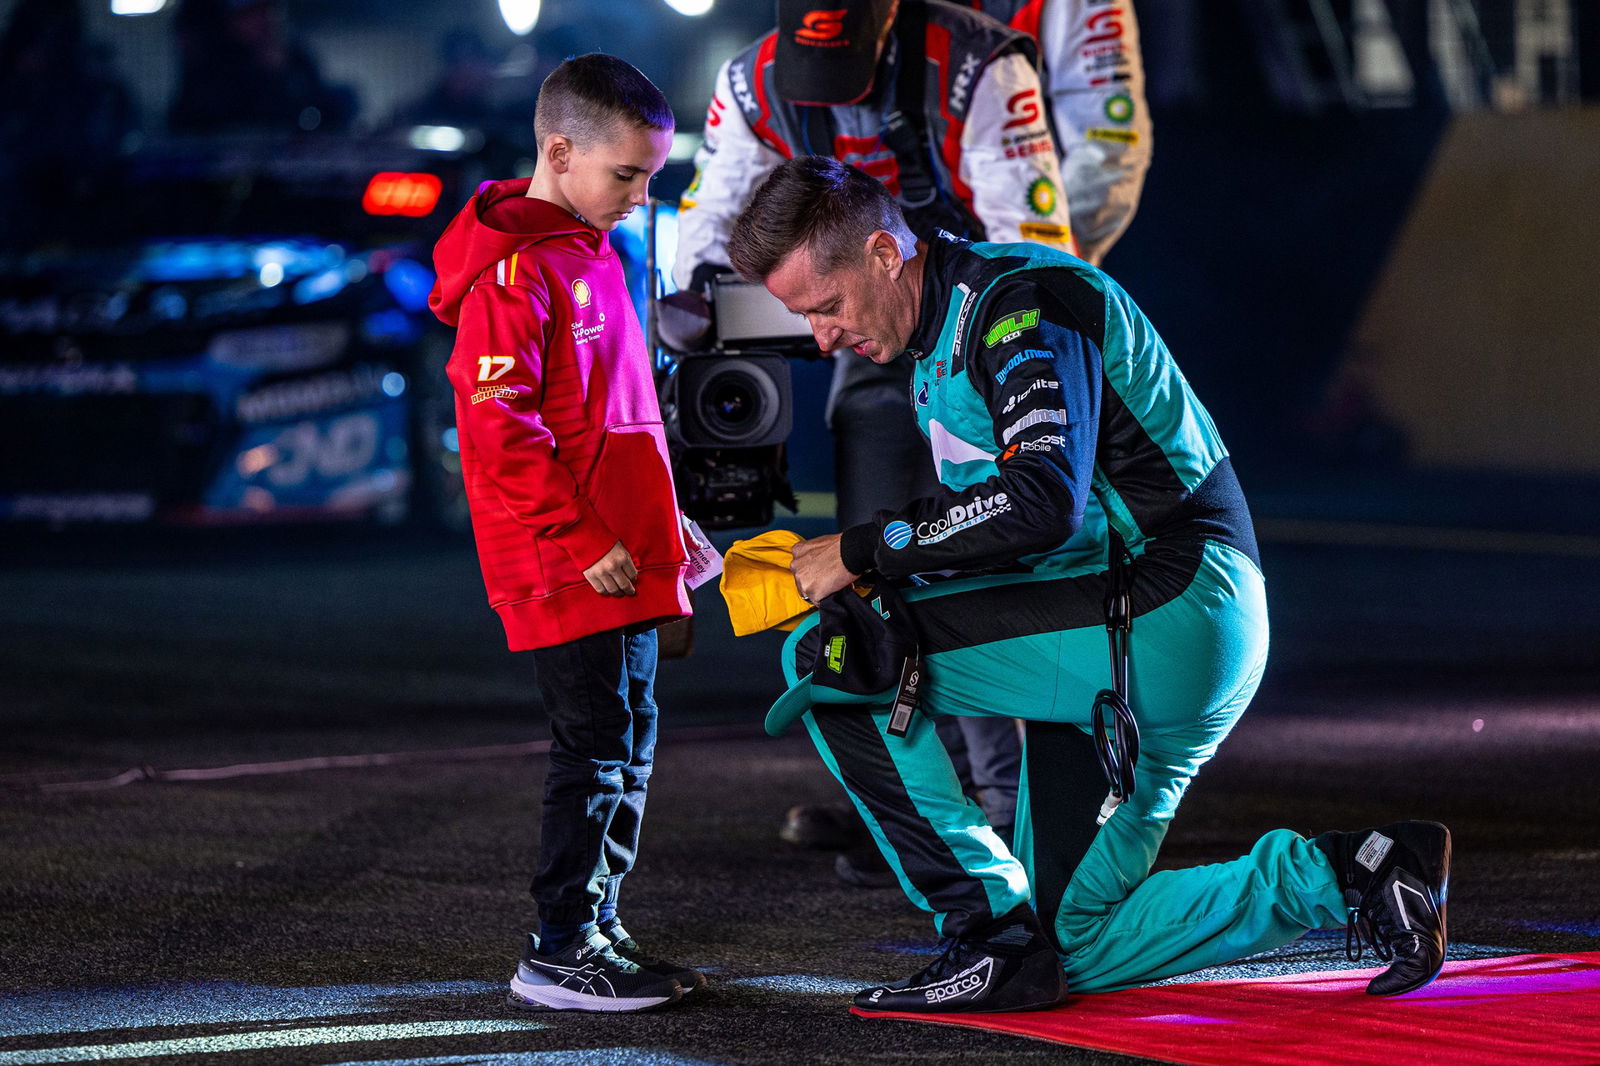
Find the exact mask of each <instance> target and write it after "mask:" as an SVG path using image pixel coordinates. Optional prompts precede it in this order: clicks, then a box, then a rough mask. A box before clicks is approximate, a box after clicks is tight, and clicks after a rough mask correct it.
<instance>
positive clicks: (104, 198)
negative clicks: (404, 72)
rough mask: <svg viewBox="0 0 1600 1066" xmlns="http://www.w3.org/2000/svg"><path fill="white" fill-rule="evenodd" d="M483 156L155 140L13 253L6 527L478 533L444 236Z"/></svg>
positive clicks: (5, 407)
mask: <svg viewBox="0 0 1600 1066" xmlns="http://www.w3.org/2000/svg"><path fill="white" fill-rule="evenodd" d="M479 176H480V175H479V174H478V173H477V169H476V164H475V162H474V160H473V159H472V158H471V156H470V155H469V154H466V153H460V152H456V153H452V152H437V151H427V150H423V149H417V148H411V147H408V146H405V145H400V144H392V143H386V142H376V141H359V140H350V139H332V140H330V139H323V138H306V137H302V138H297V139H295V140H293V141H283V140H270V141H263V140H259V139H235V140H229V141H216V140H207V141H173V142H166V143H162V144H157V145H152V146H150V147H148V148H146V149H145V150H143V151H141V152H139V153H138V154H136V155H135V156H133V157H132V158H131V159H130V160H128V161H127V162H126V164H125V165H124V168H123V172H122V173H121V174H120V175H118V178H117V180H116V181H114V182H111V183H108V184H106V185H104V186H102V187H101V188H100V189H99V190H97V192H96V195H94V196H91V197H86V198H85V199H84V202H83V203H82V205H81V208H80V210H79V211H77V212H75V213H74V216H73V217H71V218H68V219H63V224H62V227H61V229H60V231H59V232H53V233H52V234H51V236H50V238H49V240H48V242H45V243H40V242H37V241H36V242H34V243H33V245H32V246H30V247H8V248H3V249H0V522H12V523H46V524H49V525H53V526H59V525H65V524H70V523H80V522H158V523H184V524H207V523H211V524H221V523H240V522H257V521H287V520H306V519H310V520H334V519H368V520H377V521H383V522H390V521H398V520H401V519H405V518H416V519H421V520H425V521H428V522H430V523H434V524H438V525H441V526H444V527H446V528H464V527H465V524H466V520H467V519H466V509H465V504H464V499H463V495H462V491H461V478H460V463H459V455H458V453H457V451H456V448H455V440H454V432H455V431H454V428H453V427H454V417H453V408H452V402H451V397H450V391H449V386H448V382H447V381H446V379H445V377H444V363H445V360H446V358H447V357H448V355H449V350H450V342H451V334H450V333H449V331H446V330H444V329H443V328H442V327H441V326H440V325H439V324H438V322H437V321H436V320H435V319H434V318H433V316H432V314H431V313H430V312H429V311H428V308H427V296H428V292H429V290H430V289H431V287H432V285H433V272H432V270H431V268H430V266H429V265H428V264H429V262H430V253H431V249H432V245H433V242H434V240H435V239H436V238H437V236H438V234H439V233H440V232H441V231H442V230H443V228H444V225H445V223H446V222H447V221H448V219H449V217H450V216H451V214H453V212H454V211H455V210H456V209H457V208H458V207H459V206H460V204H461V203H462V202H463V201H464V200H465V199H466V197H467V196H468V195H470V193H471V191H472V188H473V187H474V185H475V183H476V181H477V180H478V178H479Z"/></svg>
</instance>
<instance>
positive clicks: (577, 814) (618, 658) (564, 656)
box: [532, 629, 656, 925]
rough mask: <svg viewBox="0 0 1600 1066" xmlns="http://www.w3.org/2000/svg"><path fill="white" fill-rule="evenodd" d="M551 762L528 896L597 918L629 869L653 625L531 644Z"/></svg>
mask: <svg viewBox="0 0 1600 1066" xmlns="http://www.w3.org/2000/svg"><path fill="white" fill-rule="evenodd" d="M533 660H534V663H535V666H536V669H537V670H538V674H539V692H540V693H541V694H542V695H543V696H544V706H545V713H546V714H548V715H549V717H550V733H551V737H552V740H551V744H550V768H549V770H548V772H547V773H546V775H545V781H544V809H543V812H542V814H541V816H540V822H539V865H538V872H537V873H535V874H534V877H533V885H532V891H533V898H534V900H535V901H536V902H537V903H538V904H539V917H540V918H541V920H543V921H545V922H548V923H551V924H554V925H587V924H589V923H591V922H593V921H595V915H596V912H597V909H598V906H599V904H600V902H601V901H602V900H606V901H608V902H612V903H615V902H616V898H617V891H618V889H619V888H620V887H621V884H622V877H623V875H624V874H626V873H627V872H628V871H629V870H631V869H632V868H633V862H634V856H635V855H636V854H637V852H638V848H639V823H640V821H641V819H643V817H644V798H645V787H646V785H647V784H648V783H649V780H650V765H651V762H652V761H653V759H654V757H655V747H656V701H655V678H656V634H655V630H650V631H648V632H644V633H640V634H637V635H635V636H626V635H625V634H624V632H623V631H622V630H620V629H612V630H607V631H606V632H604V633H596V634H595V635H593V636H589V637H582V638H580V639H578V640H574V641H570V642H568V643H566V644H558V645H556V646H555V647H551V648H539V649H536V650H535V651H534V652H533Z"/></svg>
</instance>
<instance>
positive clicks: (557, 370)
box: [428, 178, 689, 651]
mask: <svg viewBox="0 0 1600 1066" xmlns="http://www.w3.org/2000/svg"><path fill="white" fill-rule="evenodd" d="M528 183H529V179H526V178H523V179H521V180H518V181H498V182H493V183H489V184H486V185H484V186H483V187H482V188H480V189H479V191H478V195H477V196H475V197H473V198H472V200H470V201H469V202H468V203H467V205H466V207H464V208H462V209H461V213H460V214H458V215H457V216H456V217H455V220H454V221H452V222H451V223H450V227H449V228H448V229H447V230H445V232H444V236H443V237H441V238H440V239H439V243H438V245H437V246H436V247H435V248H434V252H433V259H434V265H435V267H436V268H437V269H438V272H439V280H438V283H437V284H435V285H434V288H433V294H432V295H431V296H430V297H429V301H428V302H429V306H430V307H432V308H433V312H434V314H436V315H438V316H439V318H440V319H441V320H442V321H443V322H444V323H445V324H446V325H450V326H455V327H456V330H457V332H456V345H455V350H454V351H453V352H452V353H451V355H450V364H449V369H448V372H449V377H450V384H451V385H452V386H453V387H454V388H455V394H456V429H457V433H458V436H459V438H460V444H461V472H462V476H463V477H464V478H465V479H466V485H467V498H468V501H469V502H470V504H471V508H472V531H473V535H474V536H475V538H476V539H477V544H478V562H479V564H480V565H481V566H482V568H483V581H484V585H485V586H486V587H487V588H488V591H489V606H491V607H493V608H494V609H495V610H496V611H498V612H499V614H500V620H501V621H502V622H503V623H504V624H505V628H506V643H507V644H509V645H510V647H511V650H512V651H523V650H526V649H528V648H542V647H548V646H549V645H552V644H563V643H566V642H567V641H571V640H576V639H578V638H579V637H584V636H588V635H590V634H592V633H598V632H601V631H602V630H607V629H616V628H619V627H622V626H634V625H638V624H640V623H648V622H653V621H669V620H671V619H673V618H679V617H682V616H684V615H686V614H688V613H689V600H688V594H687V592H686V591H685V589H684V585H683V570H684V564H685V553H684V548H683V537H682V533H681V531H680V527H679V525H678V506H677V500H676V497H675V494H674V492H673V487H672V473H671V469H670V467H669V465H668V460H667V444H666V437H665V434H664V433H663V431H662V426H661V409H660V406H659V404H658V403H657V400H656V390H655V382H654V380H653V378H652V375H651V368H650V359H649V355H648V353H647V351H646V348H645V343H644V336H643V333H642V332H641V330H640V329H639V320H638V317H637V316H636V315H635V314H634V312H633V301H632V299H631V298H630V296H629V293H628V288H627V284H626V282H625V281H624V279H623V274H622V264H621V262H620V261H619V260H618V259H617V256H616V253H615V252H613V251H612V250H611V244H610V242H609V241H608V240H607V238H606V235H605V234H604V233H601V232H599V231H598V230H596V229H594V228H593V227H591V226H589V225H587V224H586V223H584V222H581V221H579V220H578V219H577V218H575V217H574V216H572V215H571V214H569V213H567V212H566V211H564V210H562V209H561V208H559V207H557V206H556V205H555V204H552V203H550V202H549V201H547V200H539V199H534V198H531V197H529V196H528V195H527V191H528ZM619 540H620V541H621V542H622V544H623V546H624V547H626V548H627V549H628V552H629V553H630V554H631V555H632V556H633V560H634V563H635V565H637V566H638V568H639V576H638V578H637V580H635V582H634V587H635V588H636V590H637V595H634V596H623V597H613V596H602V595H600V594H599V593H598V592H596V591H594V589H593V588H592V587H591V586H590V585H589V583H588V582H587V581H585V580H584V578H583V571H584V570H586V569H587V568H588V567H590V566H592V565H593V564H595V563H596V562H598V561H599V560H600V557H601V556H603V555H605V553H606V552H608V551H610V550H611V546H612V545H613V544H615V543H617V541H619Z"/></svg>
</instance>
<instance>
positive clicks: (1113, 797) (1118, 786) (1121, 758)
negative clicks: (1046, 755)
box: [1091, 530, 1139, 823]
mask: <svg viewBox="0 0 1600 1066" xmlns="http://www.w3.org/2000/svg"><path fill="white" fill-rule="evenodd" d="M1106 579H1107V586H1106V600H1105V612H1106V642H1107V644H1108V645H1109V647H1110V652H1111V688H1109V689H1101V690H1100V691H1099V692H1098V693H1097V694H1096V695H1095V698H1094V708H1093V712H1092V718H1091V723H1092V724H1091V729H1092V736H1093V738H1094V746H1095V754H1096V756H1098V757H1099V760H1100V770H1101V772H1102V773H1104V774H1105V776H1106V782H1107V784H1109V785H1110V786H1111V794H1110V795H1109V796H1107V797H1106V802H1105V805H1104V806H1102V807H1101V809H1100V814H1101V816H1100V821H1101V822H1102V823H1103V822H1104V821H1105V820H1106V819H1107V818H1109V817H1110V816H1111V814H1112V812H1113V811H1115V810H1116V808H1117V805H1118V804H1120V803H1121V802H1122V801H1124V800H1126V799H1128V798H1129V797H1131V796H1132V795H1133V790H1134V776H1133V770H1134V765H1135V764H1136V763H1137V762H1138V761H1139V722H1138V720H1137V719H1136V718H1135V717H1134V715H1133V708H1132V706H1130V705H1129V703H1128V639H1129V637H1130V636H1131V634H1132V633H1133V556H1132V555H1131V554H1130V553H1129V552H1128V546H1127V545H1126V544H1125V543H1123V540H1122V537H1121V536H1119V535H1118V534H1117V532H1116V530H1112V531H1111V543H1110V551H1109V559H1108V565H1107V569H1106ZM1107 711H1109V712H1110V714H1111V719H1110V721H1109V722H1108V721H1107V720H1106V712H1107Z"/></svg>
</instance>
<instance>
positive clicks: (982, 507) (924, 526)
mask: <svg viewBox="0 0 1600 1066" xmlns="http://www.w3.org/2000/svg"><path fill="white" fill-rule="evenodd" d="M1009 510H1011V497H1009V496H1007V495H1006V494H1005V493H1003V492H997V493H995V494H994V495H993V496H980V497H978V498H977V499H976V500H973V501H972V502H971V503H958V504H956V505H955V506H954V507H951V508H950V509H949V510H948V511H946V512H945V513H944V516H943V517H941V518H936V519H934V520H933V521H931V522H919V523H918V524H917V531H916V532H917V543H918V544H924V545H926V544H938V543H940V542H941V541H945V540H949V539H950V538H951V537H953V536H955V535H956V534H957V533H960V532H961V531H962V530H966V529H971V528H972V527H973V526H977V525H982V524H983V523H984V522H987V521H988V520H989V519H991V518H993V517H994V516H995V515H997V514H1004V513H1005V512H1007V511H1009Z"/></svg>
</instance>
